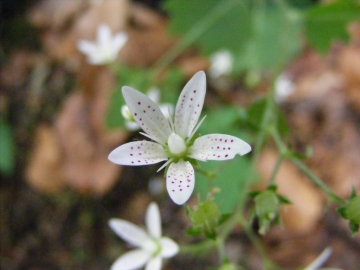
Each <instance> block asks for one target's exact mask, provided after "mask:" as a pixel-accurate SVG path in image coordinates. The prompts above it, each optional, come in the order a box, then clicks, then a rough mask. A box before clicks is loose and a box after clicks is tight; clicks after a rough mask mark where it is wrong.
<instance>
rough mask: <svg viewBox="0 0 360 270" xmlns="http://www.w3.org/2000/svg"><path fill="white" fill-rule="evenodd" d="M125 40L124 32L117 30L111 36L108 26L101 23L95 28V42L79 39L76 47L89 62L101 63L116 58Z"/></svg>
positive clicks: (106, 62) (109, 61)
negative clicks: (117, 31)
mask: <svg viewBox="0 0 360 270" xmlns="http://www.w3.org/2000/svg"><path fill="white" fill-rule="evenodd" d="M127 40H128V36H127V34H126V33H124V32H119V33H117V34H115V35H114V36H113V35H112V33H111V29H110V28H109V26H107V25H106V24H101V25H100V26H99V28H98V30H97V40H96V41H95V42H90V41H87V40H80V41H79V42H78V43H77V48H78V49H79V51H81V52H82V53H84V54H85V55H86V56H87V57H88V62H89V63H90V64H93V65H103V64H108V63H111V62H113V61H115V60H116V57H117V55H118V53H119V51H120V50H121V48H122V47H123V46H124V44H125V43H126V41H127Z"/></svg>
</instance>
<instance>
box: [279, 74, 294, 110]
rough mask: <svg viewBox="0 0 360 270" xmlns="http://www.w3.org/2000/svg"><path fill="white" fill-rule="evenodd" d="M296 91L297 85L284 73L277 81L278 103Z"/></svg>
mask: <svg viewBox="0 0 360 270" xmlns="http://www.w3.org/2000/svg"><path fill="white" fill-rule="evenodd" d="M294 92H295V85H294V83H293V81H292V80H291V78H290V76H289V75H287V74H285V73H282V74H281V75H280V76H279V77H278V78H277V79H276V81H275V99H276V101H277V102H278V103H281V102H283V101H285V100H286V98H287V97H288V96H289V95H291V94H292V93H294Z"/></svg>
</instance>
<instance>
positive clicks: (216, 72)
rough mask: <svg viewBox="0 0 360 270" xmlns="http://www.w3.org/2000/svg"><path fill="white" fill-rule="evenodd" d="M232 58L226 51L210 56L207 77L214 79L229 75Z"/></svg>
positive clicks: (231, 67)
mask: <svg viewBox="0 0 360 270" xmlns="http://www.w3.org/2000/svg"><path fill="white" fill-rule="evenodd" d="M233 62H234V57H233V55H232V54H231V53H230V52H229V51H227V50H220V51H218V52H216V53H214V54H213V55H211V56H210V69H209V75H210V77H211V78H213V79H216V78H218V77H220V76H223V75H230V74H231V72H232V69H233Z"/></svg>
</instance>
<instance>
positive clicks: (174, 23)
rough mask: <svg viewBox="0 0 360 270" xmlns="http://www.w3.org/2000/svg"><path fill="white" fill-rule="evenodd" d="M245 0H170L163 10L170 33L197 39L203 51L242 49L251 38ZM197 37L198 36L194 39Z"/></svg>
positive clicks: (196, 41)
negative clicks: (166, 13)
mask: <svg viewBox="0 0 360 270" xmlns="http://www.w3.org/2000/svg"><path fill="white" fill-rule="evenodd" d="M248 6H249V4H248V3H247V2H246V1H227V0H220V1H219V0H196V1H193V0H182V1H178V0H169V1H166V2H165V5H164V8H165V10H166V11H167V12H168V13H169V15H170V18H171V20H170V25H169V31H170V33H173V34H183V35H184V34H185V36H184V39H186V38H188V39H195V43H196V44H198V45H199V46H200V48H201V49H202V51H203V52H204V53H206V54H210V53H212V52H215V51H217V50H220V49H227V50H230V51H232V52H238V51H239V50H241V49H242V48H243V47H244V45H245V43H246V41H247V39H248V37H249V16H248V12H247V11H248ZM194 35H195V37H194Z"/></svg>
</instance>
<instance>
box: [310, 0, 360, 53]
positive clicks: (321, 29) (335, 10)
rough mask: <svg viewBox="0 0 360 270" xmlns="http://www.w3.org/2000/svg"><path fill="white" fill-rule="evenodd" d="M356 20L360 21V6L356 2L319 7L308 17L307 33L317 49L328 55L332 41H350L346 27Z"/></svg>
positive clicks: (336, 2)
mask: <svg viewBox="0 0 360 270" xmlns="http://www.w3.org/2000/svg"><path fill="white" fill-rule="evenodd" d="M354 20H360V4H359V2H358V1H356V0H341V1H335V2H333V3H330V4H327V5H317V6H314V7H313V8H312V9H311V10H310V11H309V12H308V14H307V16H306V19H305V33H306V35H307V38H308V40H309V42H310V43H311V45H312V46H314V48H315V49H317V50H318V51H319V52H322V53H326V52H327V51H328V49H329V47H330V45H331V42H332V41H334V40H342V41H348V40H349V35H348V33H347V30H346V27H347V25H348V23H349V22H351V21H354Z"/></svg>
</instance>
